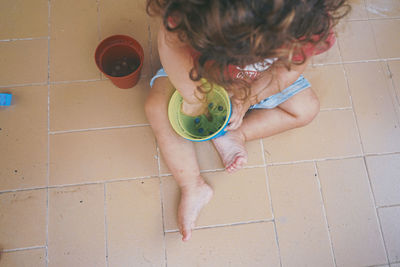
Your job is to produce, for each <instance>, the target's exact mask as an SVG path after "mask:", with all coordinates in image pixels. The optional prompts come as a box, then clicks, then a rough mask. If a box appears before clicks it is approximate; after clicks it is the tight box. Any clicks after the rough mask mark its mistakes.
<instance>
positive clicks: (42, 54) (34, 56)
mask: <svg viewBox="0 0 400 267" xmlns="http://www.w3.org/2000/svg"><path fill="white" fill-rule="evenodd" d="M0 54H1V61H0V69H1V70H2V71H1V72H0V86H4V85H13V84H31V83H44V82H46V81H47V54H48V52H47V39H46V40H29V41H13V42H0Z"/></svg>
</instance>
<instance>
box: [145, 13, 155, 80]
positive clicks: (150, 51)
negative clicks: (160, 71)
mask: <svg viewBox="0 0 400 267" xmlns="http://www.w3.org/2000/svg"><path fill="white" fill-rule="evenodd" d="M146 17H147V33H148V35H147V45H148V47H149V58H150V60H149V63H150V72H151V76H153V75H154V73H155V71H154V66H153V61H154V60H153V40H152V38H153V37H152V34H151V27H150V18H149V16H146Z"/></svg>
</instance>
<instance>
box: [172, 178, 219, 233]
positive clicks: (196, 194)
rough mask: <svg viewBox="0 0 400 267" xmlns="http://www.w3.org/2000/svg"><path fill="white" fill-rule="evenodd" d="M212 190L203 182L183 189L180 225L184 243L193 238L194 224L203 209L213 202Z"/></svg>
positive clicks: (179, 213) (179, 214)
mask: <svg viewBox="0 0 400 267" xmlns="http://www.w3.org/2000/svg"><path fill="white" fill-rule="evenodd" d="M212 195H213V190H212V188H211V187H210V186H209V185H208V184H206V183H205V182H202V183H201V184H200V185H197V186H195V187H185V188H182V189H181V201H180V203H179V208H178V225H179V231H180V232H181V234H182V236H183V237H182V241H187V240H189V239H190V237H191V236H192V229H193V228H194V223H195V221H196V220H197V217H198V215H199V213H200V211H201V209H202V208H203V207H204V206H205V205H206V204H207V203H208V202H209V201H210V200H211V198H212Z"/></svg>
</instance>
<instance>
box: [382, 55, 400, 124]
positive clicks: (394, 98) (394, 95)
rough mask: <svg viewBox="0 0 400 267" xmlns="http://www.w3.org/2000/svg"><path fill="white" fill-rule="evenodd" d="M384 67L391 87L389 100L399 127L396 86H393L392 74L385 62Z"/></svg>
mask: <svg viewBox="0 0 400 267" xmlns="http://www.w3.org/2000/svg"><path fill="white" fill-rule="evenodd" d="M385 66H386V70H387V72H388V76H389V80H390V81H389V82H390V85H391V86H389V88H388V89H389V94H390V100H391V101H392V104H393V108H394V111H395V113H396V119H397V124H398V125H400V98H399V97H400V96H399V95H397V90H396V85H395V84H394V80H393V74H392V72H391V70H390V67H389V63H388V62H387V61H385ZM385 78H386V77H385Z"/></svg>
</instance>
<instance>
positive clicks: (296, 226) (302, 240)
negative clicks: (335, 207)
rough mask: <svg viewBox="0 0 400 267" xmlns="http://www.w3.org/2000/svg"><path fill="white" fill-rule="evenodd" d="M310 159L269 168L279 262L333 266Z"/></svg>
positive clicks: (292, 264)
mask: <svg viewBox="0 0 400 267" xmlns="http://www.w3.org/2000/svg"><path fill="white" fill-rule="evenodd" d="M316 175H317V174H316V172H315V167H314V164H313V163H305V164H295V165H281V166H273V167H269V168H268V176H269V181H270V182H269V183H270V188H271V198H272V205H273V208H274V214H275V222H276V230H277V233H278V241H279V248H280V252H281V258H282V266H324V267H325V266H334V261H333V255H332V252H331V246H330V241H329V234H328V227H327V225H326V221H325V216H324V211H323V206H322V205H323V204H322V199H321V193H320V189H319V185H318V180H317V177H316Z"/></svg>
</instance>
